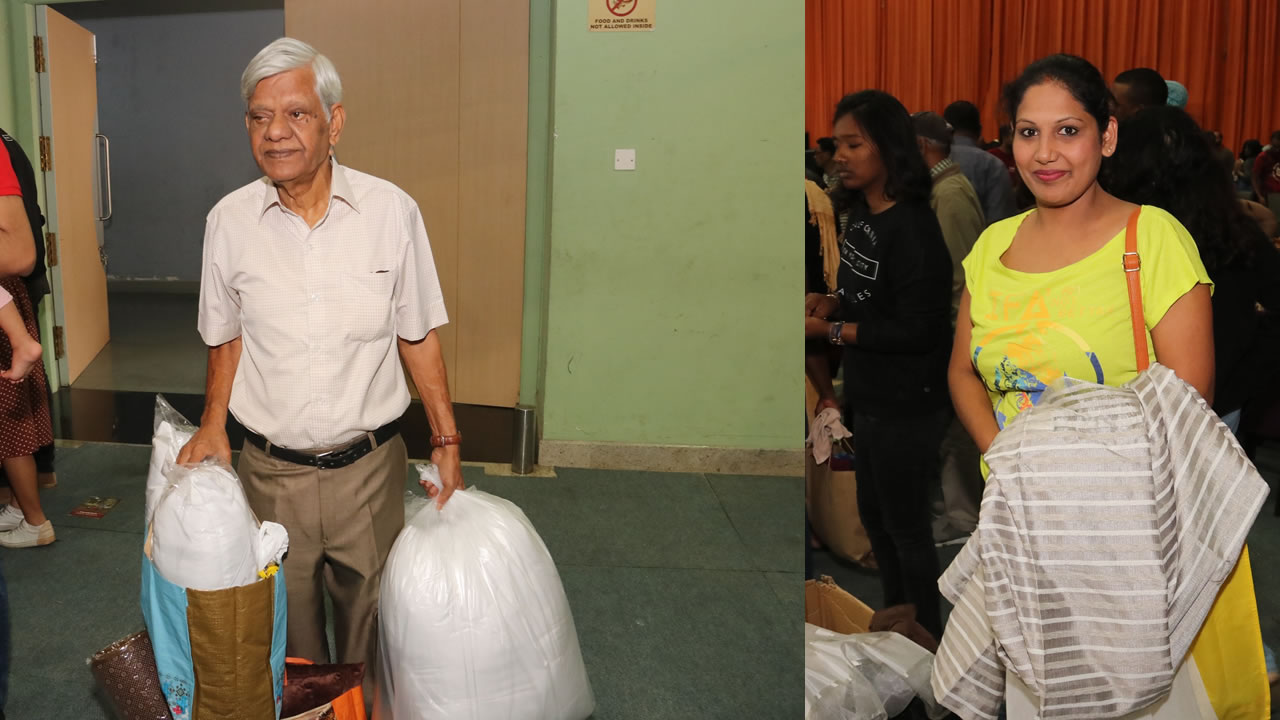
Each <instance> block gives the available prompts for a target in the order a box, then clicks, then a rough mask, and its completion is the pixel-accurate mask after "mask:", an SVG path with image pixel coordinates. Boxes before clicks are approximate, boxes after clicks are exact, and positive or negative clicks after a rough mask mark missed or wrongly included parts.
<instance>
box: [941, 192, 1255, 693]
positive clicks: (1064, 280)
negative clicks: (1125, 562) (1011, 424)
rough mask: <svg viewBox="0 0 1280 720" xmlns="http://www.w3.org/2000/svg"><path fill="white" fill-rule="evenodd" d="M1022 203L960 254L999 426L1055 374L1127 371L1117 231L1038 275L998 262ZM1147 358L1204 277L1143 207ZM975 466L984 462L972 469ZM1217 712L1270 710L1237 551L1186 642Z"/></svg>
mask: <svg viewBox="0 0 1280 720" xmlns="http://www.w3.org/2000/svg"><path fill="white" fill-rule="evenodd" d="M1031 212H1034V210H1033V211H1030V212H1027V213H1023V214H1021V215H1018V216H1015V217H1012V218H1009V219H1006V220H1003V221H1001V222H998V223H995V224H994V225H992V226H991V227H989V228H987V230H986V232H984V233H983V234H982V237H980V238H979V239H978V242H977V244H975V245H974V248H973V251H972V252H971V253H970V254H969V256H968V257H967V258H965V261H964V270H965V285H966V287H967V288H968V290H969V295H970V306H969V308H970V319H971V321H972V323H973V335H972V341H971V344H970V346H969V350H970V359H971V360H973V362H974V365H975V367H977V369H978V372H979V374H980V375H981V376H982V379H983V382H984V383H985V384H986V386H987V394H988V395H989V397H990V398H991V404H992V407H993V408H994V409H995V413H996V420H997V422H998V423H999V424H1000V427H1004V425H1005V423H1007V422H1008V421H1009V420H1010V419H1012V418H1013V417H1014V416H1016V415H1017V414H1018V413H1019V412H1021V411H1023V410H1026V409H1028V408H1030V407H1032V406H1034V405H1035V403H1036V402H1037V401H1038V400H1039V398H1040V394H1041V392H1043V390H1044V389H1045V388H1046V387H1047V386H1048V385H1049V384H1050V383H1051V382H1053V381H1054V380H1056V379H1058V378H1060V377H1062V376H1064V375H1066V376H1069V377H1072V378H1075V379H1078V380H1086V381H1089V382H1097V383H1101V384H1106V385H1113V386H1115V385H1123V384H1125V383H1127V382H1129V381H1130V380H1133V379H1134V378H1135V377H1137V375H1138V363H1137V357H1136V355H1135V351H1134V345H1133V328H1132V325H1131V324H1130V320H1129V317H1130V316H1129V299H1128V295H1127V290H1126V286H1125V275H1124V271H1123V269H1122V265H1121V263H1122V257H1123V253H1124V229H1123V228H1120V230H1119V232H1117V234H1116V236H1115V237H1113V238H1112V239H1111V240H1110V241H1109V242H1108V243H1107V244H1106V245H1105V246H1103V247H1102V248H1101V249H1100V250H1098V251H1097V252H1095V253H1093V254H1092V255H1090V256H1088V257H1086V258H1084V259H1083V260H1080V261H1079V262H1076V263H1074V264H1072V265H1069V266H1067V267H1064V268H1060V269H1058V270H1055V271H1053V272H1048V273H1024V272H1018V271H1015V270H1010V269H1009V268H1007V267H1005V266H1004V264H1003V263H1002V262H1001V261H1000V256H1001V255H1003V254H1004V252H1005V251H1006V250H1008V248H1009V245H1010V244H1011V243H1012V242H1013V237H1014V234H1015V233H1016V232H1017V230H1018V227H1019V226H1020V225H1021V223H1022V221H1023V220H1025V219H1026V218H1027V217H1028V216H1029V215H1030V214H1031ZM1138 254H1139V256H1140V257H1141V259H1142V271H1141V278H1142V300H1143V314H1144V316H1145V317H1144V320H1145V322H1146V326H1147V328H1148V332H1147V336H1148V337H1147V347H1148V355H1149V356H1150V359H1151V360H1153V361H1154V360H1155V359H1156V357H1155V346H1154V344H1152V343H1151V340H1150V328H1152V327H1155V326H1156V324H1157V323H1159V322H1160V320H1161V319H1162V318H1163V317H1164V314H1165V313H1166V312H1167V311H1168V310H1169V308H1170V307H1171V306H1172V305H1173V303H1174V302H1175V301H1177V300H1178V298H1180V297H1182V296H1183V295H1184V294H1185V293H1186V292H1187V291H1189V290H1191V289H1192V288H1193V287H1195V286H1196V285H1197V284H1199V283H1206V284H1210V285H1211V284H1212V283H1211V282H1210V280H1209V275H1208V273H1207V272H1206V271H1205V268H1204V264H1203V263H1202V262H1201V261H1200V255H1199V252H1198V251H1197V250H1196V246H1195V241H1194V240H1193V239H1192V238H1191V236H1190V234H1188V233H1187V231H1186V229H1185V228H1183V227H1182V225H1181V224H1179V223H1178V221H1177V220H1176V219H1174V218H1173V216H1171V215H1169V214H1168V213H1166V212H1164V211H1163V210H1160V209H1159V208H1155V207H1151V206H1143V208H1142V214H1141V215H1140V217H1139V220H1138ZM983 474H984V476H985V474H986V467H985V465H984V467H983ZM1191 652H1192V655H1193V656H1194V657H1195V660H1196V664H1197V665H1198V666H1199V668H1200V673H1201V676H1202V678H1203V680H1204V684H1205V689H1206V691H1207V692H1208V694H1209V699H1210V701H1211V702H1212V703H1213V706H1214V710H1215V711H1216V712H1217V714H1218V717H1219V718H1224V719H1225V718H1233V719H1234V718H1242V719H1243V718H1264V717H1270V688H1269V686H1268V684H1267V680H1266V664H1265V661H1264V659H1263V655H1262V634H1261V630H1260V629H1259V626H1258V608H1257V602H1256V600H1255V598H1254V588H1253V575H1252V573H1251V571H1250V566H1249V556H1248V552H1247V550H1246V551H1245V552H1242V553H1241V556H1240V560H1239V562H1238V563H1237V564H1236V568H1235V570H1234V571H1233V572H1232V574H1231V576H1230V577H1229V578H1228V579H1227V582H1226V583H1224V584H1223V586H1222V588H1221V590H1220V591H1219V593H1218V599H1217V600H1216V601H1215V602H1214V605H1213V608H1212V609H1211V610H1210V611H1209V616H1208V617H1207V618H1206V620H1205V622H1204V625H1203V626H1202V627H1201V630H1200V634H1199V636H1197V638H1196V641H1195V643H1194V644H1193V645H1192V649H1191Z"/></svg>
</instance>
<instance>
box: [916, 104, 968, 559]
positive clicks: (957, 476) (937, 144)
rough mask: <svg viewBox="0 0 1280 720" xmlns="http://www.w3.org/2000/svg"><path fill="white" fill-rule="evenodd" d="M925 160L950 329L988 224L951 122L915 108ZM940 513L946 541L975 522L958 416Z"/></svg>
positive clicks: (936, 527) (938, 523) (938, 534)
mask: <svg viewBox="0 0 1280 720" xmlns="http://www.w3.org/2000/svg"><path fill="white" fill-rule="evenodd" d="M911 119H912V122H913V123H914V125H915V128H916V140H917V142H918V143H919V145H920V153H921V154H922V155H924V164H925V165H927V166H928V167H929V175H930V176H932V178H933V191H932V192H931V193H930V195H929V204H930V205H931V206H932V207H933V212H934V214H936V215H937V216H938V225H939V226H941V227H942V239H943V240H944V241H945V242H946V243H947V250H948V251H950V253H951V267H952V277H951V325H952V327H953V328H954V327H955V322H956V312H957V310H958V309H959V307H960V294H961V291H963V290H964V266H963V265H962V264H961V263H962V262H963V261H964V259H965V256H967V255H968V254H969V251H970V250H972V249H973V244H974V243H976V242H977V241H978V236H979V235H981V234H982V230H983V228H985V227H986V226H987V223H986V219H985V218H984V217H983V215H982V203H981V202H979V200H978V193H977V192H976V191H974V189H973V185H972V184H970V183H969V179H968V178H966V177H965V175H964V173H962V172H961V171H960V168H959V167H957V166H956V165H955V163H954V162H953V161H952V160H951V158H950V155H951V138H952V130H951V126H950V125H948V124H947V121H946V120H944V119H943V118H942V116H941V115H938V114H937V113H933V112H918V113H916V114H915V115H912V116H911ZM942 499H943V512H942V516H941V517H939V518H937V519H936V520H935V521H934V524H933V537H934V540H936V541H938V542H949V541H952V540H957V539H960V538H963V537H966V536H967V535H969V534H970V533H972V532H973V530H974V528H976V527H977V526H978V505H979V503H980V502H981V501H982V474H981V470H980V463H979V453H978V448H977V446H976V445H974V444H973V440H972V438H970V437H969V433H968V432H967V431H966V430H965V429H964V426H963V425H961V424H960V420H959V419H958V418H954V417H953V418H952V421H951V424H950V425H949V426H948V428H947V434H946V435H945V436H944V437H943V439H942Z"/></svg>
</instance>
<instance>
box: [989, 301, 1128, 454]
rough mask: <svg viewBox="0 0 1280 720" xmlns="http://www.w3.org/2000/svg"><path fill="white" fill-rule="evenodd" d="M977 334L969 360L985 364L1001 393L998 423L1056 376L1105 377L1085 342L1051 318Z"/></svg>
mask: <svg viewBox="0 0 1280 720" xmlns="http://www.w3.org/2000/svg"><path fill="white" fill-rule="evenodd" d="M976 340H977V342H976V344H975V345H974V349H973V358H972V359H973V364H974V366H975V367H978V368H981V369H983V370H984V372H983V374H984V376H985V377H987V378H989V379H990V380H989V382H990V385H991V389H992V390H994V391H996V392H998V393H1000V394H1001V395H1002V396H1003V398H1002V401H1001V402H1000V403H999V404H997V406H996V408H995V412H996V423H997V424H998V425H999V426H1000V428H1001V429H1004V426H1005V423H1006V422H1008V421H1009V420H1010V419H1011V418H1013V417H1014V416H1016V415H1017V414H1018V413H1021V412H1022V411H1023V410H1028V409H1030V408H1032V407H1034V406H1035V404H1036V403H1038V402H1039V401H1040V396H1041V395H1042V394H1043V393H1044V391H1045V390H1046V389H1047V388H1048V387H1049V385H1050V384H1051V383H1053V382H1054V381H1055V380H1058V379H1060V378H1064V377H1070V378H1074V379H1077V380H1087V381H1090V382H1095V383H1098V384H1105V381H1106V375H1105V373H1104V372H1103V370H1102V362H1101V361H1100V359H1099V358H1098V354H1097V353H1096V352H1094V350H1093V348H1091V347H1090V346H1089V343H1088V342H1087V341H1085V339H1084V338H1083V337H1081V336H1080V335H1079V334H1078V333H1077V332H1076V331H1074V330H1072V329H1071V328H1069V327H1067V326H1065V325H1062V324H1061V323H1058V322H1056V321H1054V320H1036V321H1032V322H1025V323H1015V324H1012V325H1006V326H1001V327H996V328H994V329H992V330H990V331H989V332H987V333H985V334H984V335H983V336H982V337H979V338H976ZM984 354H985V356H984ZM988 356H989V357H988ZM1086 368H1087V370H1086Z"/></svg>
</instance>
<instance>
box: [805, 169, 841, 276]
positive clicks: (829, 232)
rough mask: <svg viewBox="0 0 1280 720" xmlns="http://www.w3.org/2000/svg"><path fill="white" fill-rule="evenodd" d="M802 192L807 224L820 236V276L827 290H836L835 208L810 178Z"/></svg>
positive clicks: (837, 256) (837, 252)
mask: <svg viewBox="0 0 1280 720" xmlns="http://www.w3.org/2000/svg"><path fill="white" fill-rule="evenodd" d="M804 194H805V197H806V198H808V200H809V215H810V216H811V217H810V218H809V224H811V225H817V226H818V234H819V235H820V236H821V237H822V246H821V247H822V276H823V277H824V278H826V280H827V292H835V291H836V274H837V273H838V272H839V270H840V246H839V242H840V239H839V237H838V235H837V233H836V216H835V210H834V209H833V208H832V206H831V198H830V196H828V195H827V193H826V191H824V190H823V189H822V188H820V187H818V184H817V183H815V182H813V181H812V180H805V181H804Z"/></svg>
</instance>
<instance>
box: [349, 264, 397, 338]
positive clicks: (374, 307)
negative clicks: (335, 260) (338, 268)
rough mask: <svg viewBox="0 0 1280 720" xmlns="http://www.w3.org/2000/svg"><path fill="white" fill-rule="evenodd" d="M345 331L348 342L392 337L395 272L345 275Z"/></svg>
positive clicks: (371, 271)
mask: <svg viewBox="0 0 1280 720" xmlns="http://www.w3.org/2000/svg"><path fill="white" fill-rule="evenodd" d="M342 282H343V294H342V295H343V297H342V299H343V302H344V303H346V307H344V308H342V309H341V313H342V318H343V330H344V332H345V334H346V336H347V338H348V339H349V340H356V341H361V342H369V341H373V340H379V339H383V338H387V337H390V335H391V332H392V329H393V328H392V310H393V305H394V302H395V300H394V298H393V294H394V291H395V273H394V272H392V271H391V270H389V269H388V270H363V271H361V270H354V271H351V272H348V273H346V274H344V275H343V276H342Z"/></svg>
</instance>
